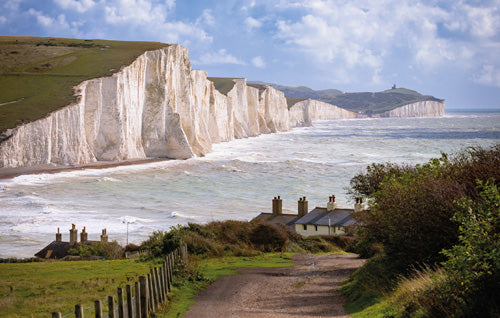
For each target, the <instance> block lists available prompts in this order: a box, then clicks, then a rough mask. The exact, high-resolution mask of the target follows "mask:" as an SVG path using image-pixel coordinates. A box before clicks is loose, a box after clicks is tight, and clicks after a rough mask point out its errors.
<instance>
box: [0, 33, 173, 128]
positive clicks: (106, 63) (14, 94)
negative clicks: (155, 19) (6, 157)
mask: <svg viewBox="0 0 500 318" xmlns="http://www.w3.org/2000/svg"><path fill="white" fill-rule="evenodd" d="M165 46H168V44H164V43H158V42H125V41H106V40H78V39H61V38H41V37H22V36H0V133H2V132H4V131H5V130H7V129H10V128H14V127H16V126H19V125H20V124H23V123H27V122H31V121H34V120H37V119H40V118H43V117H45V116H47V115H48V114H49V113H51V112H53V111H55V110H57V109H60V108H61V107H63V106H66V105H69V104H71V103H75V102H76V101H77V96H75V94H74V90H73V87H74V86H76V85H78V84H80V83H81V82H83V81H85V80H88V79H92V78H97V77H103V76H111V75H112V74H114V73H116V72H117V71H119V70H120V69H121V68H122V67H124V66H126V65H130V64H131V63H132V62H133V61H134V60H135V59H136V58H137V57H138V56H139V55H141V54H143V53H144V52H145V51H148V50H156V49H159V48H161V47H165Z"/></svg>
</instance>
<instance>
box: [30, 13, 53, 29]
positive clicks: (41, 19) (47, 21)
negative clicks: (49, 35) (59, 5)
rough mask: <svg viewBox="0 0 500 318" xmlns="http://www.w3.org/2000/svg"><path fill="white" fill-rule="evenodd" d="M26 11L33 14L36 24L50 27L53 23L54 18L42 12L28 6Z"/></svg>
mask: <svg viewBox="0 0 500 318" xmlns="http://www.w3.org/2000/svg"><path fill="white" fill-rule="evenodd" d="M28 13H29V14H31V15H32V16H34V17H35V18H36V20H37V22H38V24H41V25H42V26H44V27H50V26H52V24H53V23H54V19H52V18H51V17H48V16H46V15H44V14H43V13H42V12H40V11H37V10H35V9H33V8H30V9H29V10H28Z"/></svg>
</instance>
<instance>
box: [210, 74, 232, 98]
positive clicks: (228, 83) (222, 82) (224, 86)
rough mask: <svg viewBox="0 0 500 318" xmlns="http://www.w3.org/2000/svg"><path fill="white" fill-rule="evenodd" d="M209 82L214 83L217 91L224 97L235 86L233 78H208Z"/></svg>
mask: <svg viewBox="0 0 500 318" xmlns="http://www.w3.org/2000/svg"><path fill="white" fill-rule="evenodd" d="M208 80H209V81H211V82H213V83H214V85H215V89H216V90H218V91H219V92H220V93H221V94H224V95H227V93H229V91H230V90H232V89H233V87H234V84H235V83H234V81H233V78H230V77H208Z"/></svg>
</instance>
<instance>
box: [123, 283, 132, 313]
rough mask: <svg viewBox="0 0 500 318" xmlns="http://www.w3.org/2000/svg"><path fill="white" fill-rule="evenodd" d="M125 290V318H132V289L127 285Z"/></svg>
mask: <svg viewBox="0 0 500 318" xmlns="http://www.w3.org/2000/svg"><path fill="white" fill-rule="evenodd" d="M125 289H126V291H127V317H128V318H132V317H134V313H133V312H132V287H130V285H128V284H127V286H125Z"/></svg>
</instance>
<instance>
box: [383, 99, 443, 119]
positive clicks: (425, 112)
mask: <svg viewBox="0 0 500 318" xmlns="http://www.w3.org/2000/svg"><path fill="white" fill-rule="evenodd" d="M440 116H444V101H432V100H427V101H421V102H416V103H413V104H408V105H405V106H401V107H398V108H396V109H393V110H390V111H387V112H384V113H382V114H379V115H378V116H376V117H440Z"/></svg>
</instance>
